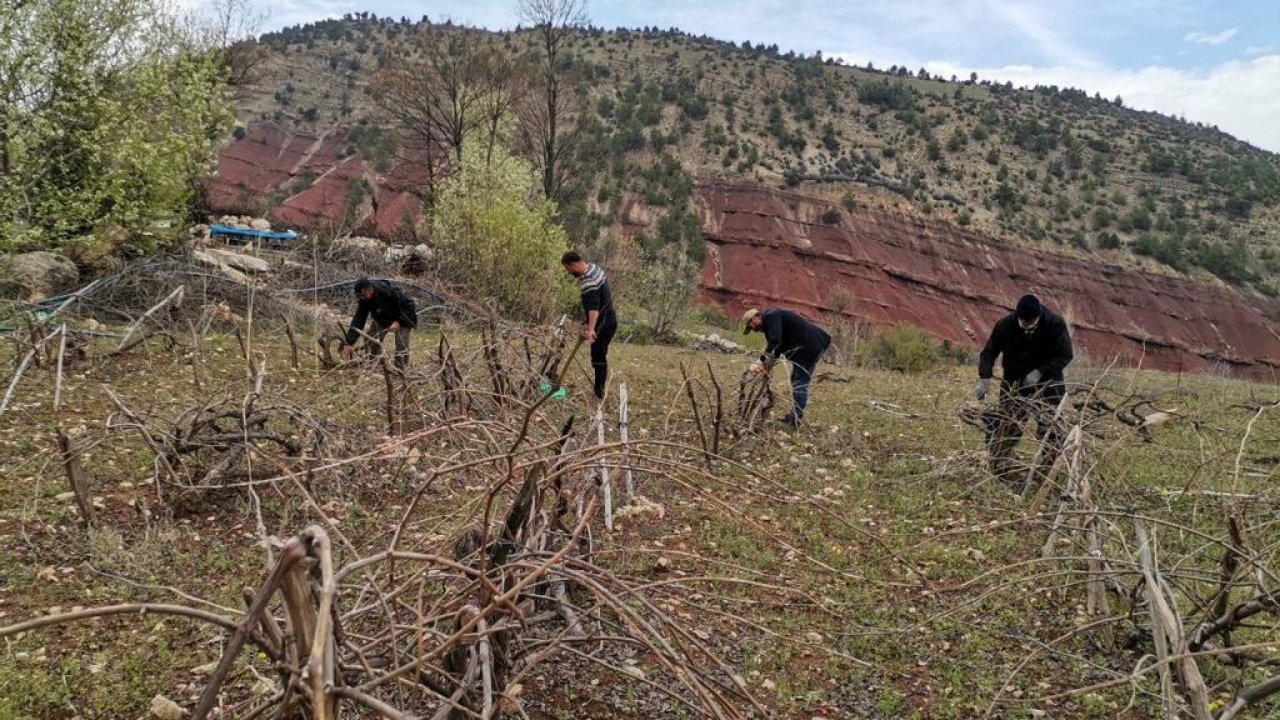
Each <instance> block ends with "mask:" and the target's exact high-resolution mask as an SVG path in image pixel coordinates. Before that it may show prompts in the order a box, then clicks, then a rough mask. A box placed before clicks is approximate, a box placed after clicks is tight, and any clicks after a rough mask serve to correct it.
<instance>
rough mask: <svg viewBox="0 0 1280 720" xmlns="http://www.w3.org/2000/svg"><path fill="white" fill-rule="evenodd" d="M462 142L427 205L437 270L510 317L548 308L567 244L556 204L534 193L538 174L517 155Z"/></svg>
mask: <svg viewBox="0 0 1280 720" xmlns="http://www.w3.org/2000/svg"><path fill="white" fill-rule="evenodd" d="M480 145H481V143H468V144H466V145H464V146H463V155H462V163H461V165H460V166H459V168H458V169H457V171H456V172H454V173H453V174H452V175H450V176H449V179H448V181H446V182H445V184H444V187H443V188H442V189H441V191H440V194H439V197H438V199H437V201H436V204H435V206H434V208H433V209H432V217H431V222H432V235H433V237H434V238H435V242H436V244H437V246H438V247H439V248H440V256H441V257H442V258H443V259H444V260H443V264H444V268H443V269H444V271H445V273H446V274H447V276H448V277H452V278H454V279H456V280H458V281H460V282H462V283H463V284H465V285H467V286H468V287H469V288H470V289H471V290H472V292H474V293H475V294H476V295H477V296H479V297H480V298H484V299H485V300H487V301H489V302H492V303H493V305H494V306H495V308H496V309H498V310H500V311H501V312H504V313H506V314H509V315H511V316H513V317H519V318H529V319H539V318H542V317H545V316H547V315H548V314H549V313H552V312H554V311H555V310H556V309H557V308H558V307H559V306H560V304H561V302H562V301H563V299H564V297H565V296H566V295H567V294H571V288H570V286H569V283H568V281H567V280H566V276H565V274H564V272H563V270H562V269H561V268H560V255H561V254H562V253H563V252H564V251H565V249H566V248H567V247H568V242H567V240H566V237H565V232H564V229H563V228H562V227H560V225H559V224H557V223H556V205H555V203H554V202H552V201H550V200H547V199H545V198H542V199H535V198H536V197H537V196H536V193H535V189H536V188H538V187H539V178H538V176H537V174H536V173H535V172H534V170H533V167H532V166H531V165H530V164H529V163H528V162H526V161H525V160H523V159H521V158H517V157H513V156H511V155H509V154H507V153H506V152H505V151H504V150H502V149H501V147H500V146H495V147H494V149H493V151H492V157H491V158H486V153H485V152H484V149H483V148H481V147H480Z"/></svg>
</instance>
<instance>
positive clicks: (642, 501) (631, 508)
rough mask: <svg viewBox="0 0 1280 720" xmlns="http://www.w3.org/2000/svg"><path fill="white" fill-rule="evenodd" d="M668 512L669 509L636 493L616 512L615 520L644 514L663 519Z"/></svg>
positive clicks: (619, 520) (620, 520)
mask: <svg viewBox="0 0 1280 720" xmlns="http://www.w3.org/2000/svg"><path fill="white" fill-rule="evenodd" d="M666 514H667V509H666V508H665V507H663V506H661V505H659V504H658V503H656V502H654V501H652V500H650V499H649V498H647V497H645V496H643V495H636V496H635V497H633V498H632V499H631V502H629V503H627V504H626V505H624V506H622V507H620V508H618V509H617V511H616V512H614V514H613V520H614V522H615V523H620V522H623V521H626V520H630V519H632V518H637V517H640V516H643V515H651V516H653V518H654V519H655V520H661V519H662V518H663V517H665V516H666Z"/></svg>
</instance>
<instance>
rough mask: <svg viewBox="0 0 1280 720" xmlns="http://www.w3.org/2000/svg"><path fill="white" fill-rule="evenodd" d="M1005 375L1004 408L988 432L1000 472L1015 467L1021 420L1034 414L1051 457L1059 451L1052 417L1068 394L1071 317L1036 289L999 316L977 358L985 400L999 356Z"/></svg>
mask: <svg viewBox="0 0 1280 720" xmlns="http://www.w3.org/2000/svg"><path fill="white" fill-rule="evenodd" d="M997 355H998V356H1000V358H1001V366H1002V368H1003V370H1004V377H1003V378H1002V379H1001V382H1000V406H1001V413H1000V417H999V419H998V422H997V423H995V425H994V427H993V429H992V432H991V434H990V436H989V437H988V439H987V441H988V449H989V450H990V453H991V469H992V472H994V473H995V474H996V475H997V476H998V477H1008V476H1009V475H1010V474H1011V473H1012V472H1014V471H1015V470H1016V468H1015V465H1014V463H1013V461H1012V458H1011V457H1010V456H1011V455H1012V454H1013V449H1014V448H1015V447H1017V445H1018V440H1019V439H1020V438H1021V437H1022V423H1023V422H1025V421H1026V420H1027V419H1028V417H1035V419H1036V437H1038V438H1039V439H1040V441H1041V442H1042V443H1046V445H1047V450H1048V453H1047V454H1046V457H1048V458H1049V460H1050V462H1052V459H1053V458H1055V457H1057V451H1058V449H1059V448H1058V445H1059V444H1060V442H1061V433H1060V431H1059V429H1058V428H1057V426H1056V423H1055V422H1054V416H1055V415H1056V413H1057V409H1058V405H1059V404H1060V403H1061V402H1062V398H1063V397H1064V396H1065V395H1066V381H1065V379H1064V377H1063V373H1062V371H1063V369H1064V368H1066V366H1067V364H1068V363H1070V362H1071V358H1072V355H1073V353H1072V349H1071V334H1070V333H1069V332H1068V331H1067V323H1066V321H1064V320H1063V319H1062V318H1061V317H1059V316H1058V315H1056V314H1054V313H1052V312H1050V311H1049V310H1048V309H1046V308H1045V307H1044V306H1043V305H1042V304H1041V303H1040V300H1039V298H1037V297H1036V296H1034V295H1023V296H1022V297H1021V298H1020V299H1019V300H1018V305H1017V307H1016V308H1015V309H1014V311H1013V312H1012V313H1010V314H1008V315H1006V316H1004V317H1002V318H1000V320H999V321H997V322H996V325H995V327H994V328H993V329H992V330H991V338H990V339H988V340H987V345H986V347H984V348H983V349H982V355H981V356H980V357H979V360H978V386H977V387H976V388H974V392H973V394H974V397H976V398H977V399H978V401H979V402H981V401H982V400H983V399H984V398H986V396H987V393H988V391H989V390H990V388H991V377H992V370H993V368H994V366H995V362H996V356H997Z"/></svg>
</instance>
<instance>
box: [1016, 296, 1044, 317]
mask: <svg viewBox="0 0 1280 720" xmlns="http://www.w3.org/2000/svg"><path fill="white" fill-rule="evenodd" d="M1040 311H1041V307H1040V299H1039V298H1037V297H1036V296H1035V295H1023V296H1022V297H1021V298H1019V299H1018V308H1017V309H1016V310H1014V315H1017V316H1018V317H1019V318H1021V319H1023V320H1031V319H1032V318H1038V317H1040Z"/></svg>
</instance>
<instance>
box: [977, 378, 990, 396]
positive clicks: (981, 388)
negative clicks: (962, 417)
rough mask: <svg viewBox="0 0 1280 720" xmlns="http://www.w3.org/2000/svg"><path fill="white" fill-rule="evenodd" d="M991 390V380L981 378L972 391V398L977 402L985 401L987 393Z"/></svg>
mask: <svg viewBox="0 0 1280 720" xmlns="http://www.w3.org/2000/svg"><path fill="white" fill-rule="evenodd" d="M990 390H991V378H982V379H981V380H979V381H978V385H977V386H976V387H975V388H974V389H973V397H974V399H976V400H977V401H978V402H982V401H983V400H986V399H987V392H989V391H990Z"/></svg>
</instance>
